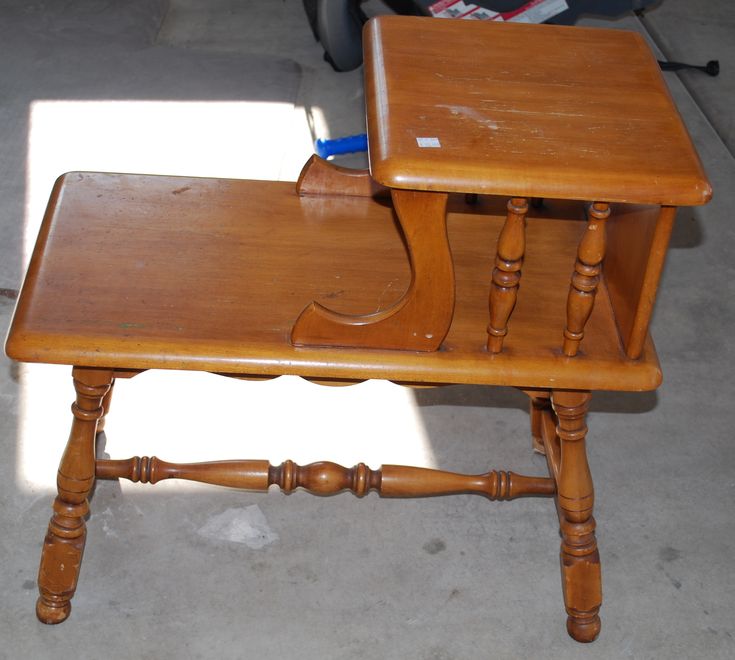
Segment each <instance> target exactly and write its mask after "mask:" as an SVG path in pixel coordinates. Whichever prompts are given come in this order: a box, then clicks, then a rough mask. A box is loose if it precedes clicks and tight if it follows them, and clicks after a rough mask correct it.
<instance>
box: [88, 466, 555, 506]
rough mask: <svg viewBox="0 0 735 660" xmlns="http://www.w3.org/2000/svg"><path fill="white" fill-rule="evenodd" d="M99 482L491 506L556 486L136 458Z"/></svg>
mask: <svg viewBox="0 0 735 660" xmlns="http://www.w3.org/2000/svg"><path fill="white" fill-rule="evenodd" d="M97 478H98V479H120V478H124V479H130V480H131V481H134V482H141V483H151V484H155V483H158V482H159V481H161V480H162V479H187V480H189V481H198V482H201V483H206V484H213V485H217V486H229V487H230V488H242V489H246V490H260V491H266V490H268V488H269V486H272V485H277V486H278V487H279V488H281V490H283V491H284V492H286V493H290V492H291V491H293V490H295V489H296V488H303V489H305V490H307V491H308V492H310V493H313V494H314V495H334V494H336V493H339V492H341V491H343V490H351V491H352V492H353V493H355V495H357V496H358V497H363V496H364V495H367V493H368V492H369V491H371V490H374V491H377V492H378V493H379V494H380V496H381V497H434V496H440V495H459V494H474V495H483V496H485V497H487V498H488V499H490V500H512V499H515V498H516V497H524V496H528V495H553V494H554V493H555V492H556V485H555V482H554V481H553V479H550V478H548V477H528V476H525V475H522V474H516V473H514V472H499V471H497V470H494V471H491V472H488V473H486V474H478V475H466V474H458V473H455V472H444V471H442V470H431V469H428V468H418V467H411V466H406V465H383V466H382V467H381V468H380V469H378V470H371V469H370V468H369V467H367V465H365V464H364V463H359V464H358V465H356V466H355V467H353V468H345V467H342V466H341V465H337V464H336V463H330V462H328V461H322V462H319V463H311V464H310V465H304V466H301V465H297V464H296V463H294V462H293V461H285V462H283V463H281V465H278V466H275V465H271V464H270V463H269V462H268V461H257V460H256V461H253V460H240V461H216V462H212V463H167V462H166V461H162V460H160V459H159V458H156V457H155V456H152V457H150V458H149V457H147V456H143V457H139V456H135V457H133V458H129V459H127V460H107V459H100V460H98V461H97Z"/></svg>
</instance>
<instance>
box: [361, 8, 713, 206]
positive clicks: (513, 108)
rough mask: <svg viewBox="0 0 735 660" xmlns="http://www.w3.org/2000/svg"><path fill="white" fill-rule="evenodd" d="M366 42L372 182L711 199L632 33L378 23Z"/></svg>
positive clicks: (527, 193) (387, 19) (675, 201)
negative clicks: (432, 143)
mask: <svg viewBox="0 0 735 660" xmlns="http://www.w3.org/2000/svg"><path fill="white" fill-rule="evenodd" d="M409 34H410V38H406V35H409ZM363 42H364V47H365V81H366V90H365V93H366V104H367V116H368V139H369V145H370V167H371V172H372V174H373V177H374V178H375V179H376V180H377V181H378V182H379V183H382V184H384V185H387V186H390V187H398V188H413V189H420V190H447V191H450V192H465V193H467V192H478V193H490V194H497V195H505V196H507V197H544V198H561V199H579V200H585V199H586V200H594V199H603V200H606V201H608V202H637V203H642V204H667V205H673V206H678V205H696V204H703V203H705V202H706V201H707V200H709V198H710V196H711V188H710V185H709V183H708V181H707V178H706V175H705V174H704V171H703V169H702V165H701V163H700V162H699V158H698V156H697V154H696V152H695V150H694V148H693V146H692V143H691V140H690V138H689V135H688V134H687V131H686V129H685V127H684V124H683V122H682V121H681V118H680V116H679V114H678V112H677V110H676V106H675V105H674V102H673V100H672V98H671V96H670V94H669V92H668V89H667V88H666V85H665V83H664V80H663V78H662V76H661V72H660V70H659V67H658V65H657V64H656V60H655V58H654V57H653V55H652V53H651V51H650V49H649V47H648V45H647V44H646V43H645V41H644V40H643V38H642V37H641V36H640V35H638V34H636V33H633V32H625V31H622V30H602V29H595V28H582V27H578V26H575V27H560V26H552V25H523V24H518V23H497V22H493V21H446V20H445V21H437V20H435V19H431V18H417V17H410V16H380V17H378V18H376V19H373V20H371V21H370V22H368V23H367V25H366V28H365V34H364V39H363ZM468 54H469V55H468ZM581 64H583V65H581ZM420 137H433V138H436V139H437V140H438V141H439V143H440V145H441V147H440V148H422V147H421V146H419V143H418V142H417V138H420Z"/></svg>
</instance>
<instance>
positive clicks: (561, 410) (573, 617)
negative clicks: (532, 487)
mask: <svg viewBox="0 0 735 660" xmlns="http://www.w3.org/2000/svg"><path fill="white" fill-rule="evenodd" d="M589 400H590V394H589V393H588V392H569V391H557V390H554V391H552V394H551V401H552V405H553V408H554V413H555V414H556V418H557V427H556V435H557V437H558V438H559V456H558V460H559V468H558V478H557V489H558V494H557V505H558V510H559V527H560V530H561V536H562V541H561V551H560V555H561V573H562V590H563V592H564V604H565V606H566V610H567V631H568V632H569V634H570V635H571V636H572V637H573V638H574V639H576V640H577V641H578V642H592V641H594V640H595V639H596V638H597V636H598V635H599V633H600V625H601V624H600V616H599V611H600V605H601V604H602V578H601V573H600V555H599V552H598V550H597V540H596V537H595V519H594V518H593V517H592V510H593V506H594V488H593V485H592V475H591V474H590V468H589V464H588V462H587V450H586V447H585V438H586V436H587V425H586V424H585V417H586V414H587V408H588V405H589ZM556 458H557V457H555V456H554V450H553V449H552V460H554V459H556ZM552 469H553V468H552Z"/></svg>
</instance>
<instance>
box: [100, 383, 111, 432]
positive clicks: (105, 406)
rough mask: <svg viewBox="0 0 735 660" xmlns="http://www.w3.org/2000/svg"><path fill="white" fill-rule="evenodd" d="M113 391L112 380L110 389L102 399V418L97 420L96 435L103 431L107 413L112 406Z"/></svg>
mask: <svg viewBox="0 0 735 660" xmlns="http://www.w3.org/2000/svg"><path fill="white" fill-rule="evenodd" d="M114 389H115V381H114V380H113V381H112V383H111V384H110V389H109V390H107V394H105V397H104V398H103V399H102V417H100V418H99V419H98V420H97V430H96V432H97V433H102V431H104V430H105V420H106V419H107V413H109V412H110V406H111V405H112V392H113V390H114Z"/></svg>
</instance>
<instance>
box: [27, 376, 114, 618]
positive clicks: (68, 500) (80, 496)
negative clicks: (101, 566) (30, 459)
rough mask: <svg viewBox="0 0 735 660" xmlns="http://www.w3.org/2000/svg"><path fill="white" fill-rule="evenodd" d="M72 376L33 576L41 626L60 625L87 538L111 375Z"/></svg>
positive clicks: (65, 615)
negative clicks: (53, 493)
mask: <svg viewBox="0 0 735 660" xmlns="http://www.w3.org/2000/svg"><path fill="white" fill-rule="evenodd" d="M72 376H73V378H74V389H75V390H76V401H75V402H74V403H73V404H72V407H71V410H72V414H73V415H74V420H73V422H72V426H71V433H70V434H69V441H68V443H67V445H66V450H65V451H64V455H63V456H62V458H61V464H60V465H59V472H58V476H57V487H58V496H57V497H56V500H55V501H54V506H53V510H54V513H53V515H52V516H51V522H50V523H49V527H48V533H47V534H46V539H45V540H44V543H43V552H42V553H41V566H40V568H39V571H38V590H39V592H40V597H39V599H38V602H37V604H36V615H37V616H38V618H39V619H40V620H41V621H42V622H43V623H61V622H62V621H64V620H65V619H66V618H67V617H68V616H69V612H70V611H71V603H70V601H71V598H72V596H73V595H74V591H75V590H76V587H77V579H78V578H79V567H80V565H81V562H82V554H83V553H84V542H85V539H86V533H87V531H86V525H85V522H84V518H85V516H86V515H87V514H88V513H89V505H88V503H87V496H88V495H89V491H90V490H91V488H92V485H93V484H94V471H95V431H96V429H97V422H98V420H99V419H100V418H101V417H102V416H103V415H104V408H103V401H104V399H105V396H106V395H107V393H108V392H109V390H110V387H111V385H112V371H105V370H99V369H82V368H78V367H75V368H74V370H73V371H72Z"/></svg>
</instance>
